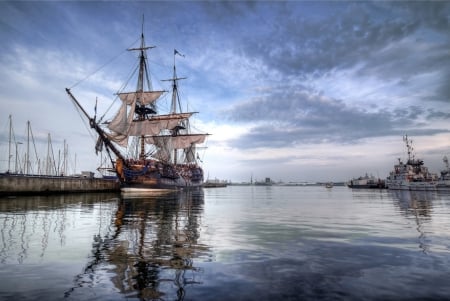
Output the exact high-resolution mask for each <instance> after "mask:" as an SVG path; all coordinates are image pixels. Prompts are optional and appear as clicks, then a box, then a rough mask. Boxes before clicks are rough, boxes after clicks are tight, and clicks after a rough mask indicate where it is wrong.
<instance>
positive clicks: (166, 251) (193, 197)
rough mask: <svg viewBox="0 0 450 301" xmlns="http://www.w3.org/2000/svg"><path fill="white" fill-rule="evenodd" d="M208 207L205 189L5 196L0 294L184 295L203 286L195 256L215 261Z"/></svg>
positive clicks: (0, 214) (1, 202)
mask: <svg viewBox="0 0 450 301" xmlns="http://www.w3.org/2000/svg"><path fill="white" fill-rule="evenodd" d="M203 204H204V200H203V192H202V191H200V192H183V193H176V194H173V195H164V196H152V197H149V198H139V199H136V198H133V199H125V198H120V197H118V196H117V195H105V194H79V195H65V196H48V197H23V198H16V199H0V222H1V223H2V229H1V239H0V241H1V243H2V245H1V246H0V248H1V250H0V262H1V263H2V269H1V271H0V279H1V280H2V283H1V284H0V299H3V298H6V299H11V298H12V299H22V300H26V299H28V300H34V299H43V300H44V299H45V300H52V299H55V298H56V299H62V298H66V299H67V298H69V299H74V300H80V299H82V300H88V299H95V297H96V296H97V297H98V296H102V298H106V299H116V298H119V299H120V298H123V297H126V298H132V299H146V300H147V299H160V298H163V299H166V298H168V299H170V300H181V299H183V298H184V295H185V292H186V290H187V288H188V287H189V286H190V285H195V284H199V283H201V280H199V279H200V276H198V275H199V274H201V269H200V268H198V267H196V266H195V264H194V260H193V259H194V258H203V259H204V260H205V261H208V260H209V259H208V256H209V255H208V254H209V251H208V247H207V246H205V245H201V244H198V243H197V241H198V239H199V235H200V221H201V215H202V214H203ZM89 237H91V238H89ZM83 261H84V262H85V264H80V263H82V262H83ZM17 263H19V264H17ZM80 266H84V267H83V268H82V269H81V270H80ZM49 269H50V271H47V270H49ZM41 275H46V277H41Z"/></svg>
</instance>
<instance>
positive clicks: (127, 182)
mask: <svg viewBox="0 0 450 301" xmlns="http://www.w3.org/2000/svg"><path fill="white" fill-rule="evenodd" d="M118 174H119V176H120V177H121V178H122V184H121V191H122V192H123V193H128V194H131V193H134V194H151V193H162V192H170V191H178V190H193V189H200V188H202V186H203V170H202V169H201V168H200V167H198V166H195V165H194V166H192V165H164V166H163V165H162V164H156V163H152V164H146V165H134V166H133V167H132V168H127V167H124V168H123V171H119V172H118Z"/></svg>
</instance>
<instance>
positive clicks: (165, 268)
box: [0, 185, 450, 301]
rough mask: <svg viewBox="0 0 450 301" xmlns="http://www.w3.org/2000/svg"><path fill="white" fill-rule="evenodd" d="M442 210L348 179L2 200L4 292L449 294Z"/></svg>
mask: <svg viewBox="0 0 450 301" xmlns="http://www.w3.org/2000/svg"><path fill="white" fill-rule="evenodd" d="M203 193H204V195H203ZM449 216H450V194H443V193H437V192H431V191H391V190H378V189H376V190H373V189H356V190H354V189H348V188H347V187H343V186H335V187H333V189H331V190H330V189H323V187H320V186H317V187H300V186H292V187H283V186H276V185H271V186H259V185H254V186H232V185H230V186H227V187H223V188H214V189H204V190H203V191H202V192H199V193H194V192H190V193H185V192H183V193H176V194H173V195H165V196H152V197H148V198H124V197H121V196H118V195H115V194H79V195H66V196H48V197H21V198H14V199H5V198H3V199H2V198H0V300H83V301H85V300H184V301H187V300H202V301H206V300H258V301H264V300H270V301H273V300H283V301H284V300H314V301H315V300H345V301H349V300H350V301H356V300H369V301H372V300H448V299H449V298H448V297H449V296H450V286H449V285H448V279H450V244H449V242H450V234H449V232H448V229H450V219H449Z"/></svg>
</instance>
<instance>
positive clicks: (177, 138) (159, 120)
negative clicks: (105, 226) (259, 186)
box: [66, 33, 208, 191]
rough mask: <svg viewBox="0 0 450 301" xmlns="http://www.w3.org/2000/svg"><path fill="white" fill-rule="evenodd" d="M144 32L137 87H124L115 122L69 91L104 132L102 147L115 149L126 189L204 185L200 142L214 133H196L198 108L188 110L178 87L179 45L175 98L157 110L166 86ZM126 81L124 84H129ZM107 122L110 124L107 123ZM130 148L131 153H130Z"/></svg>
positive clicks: (173, 80)
mask: <svg viewBox="0 0 450 301" xmlns="http://www.w3.org/2000/svg"><path fill="white" fill-rule="evenodd" d="M151 48H154V47H153V46H146V45H145V41H144V34H143V33H142V35H141V44H140V46H139V47H137V48H131V49H128V50H130V51H137V52H138V53H139V62H138V68H135V69H134V70H135V71H136V70H139V72H138V75H137V88H136V90H134V91H133V92H124V91H121V92H119V93H118V97H119V98H120V101H121V106H120V108H119V110H118V111H117V113H116V115H115V117H114V118H112V120H111V121H109V122H101V121H102V118H103V117H102V118H100V120H97V119H96V117H95V116H94V117H93V118H92V117H90V116H89V115H88V114H87V112H86V111H85V110H84V108H83V107H82V106H81V105H80V103H79V102H78V101H77V100H76V98H75V97H74V95H73V94H72V93H71V91H70V90H69V89H66V92H67V93H68V94H69V97H70V98H71V99H72V101H73V102H74V103H75V105H76V106H77V107H78V108H79V109H80V110H81V111H82V112H83V114H84V115H85V117H87V119H88V120H89V122H90V126H91V127H92V128H93V129H94V130H95V131H96V132H97V133H98V135H99V138H98V142H97V145H96V150H101V149H102V148H103V146H105V147H106V149H107V150H108V153H109V151H112V152H113V153H114V155H115V156H116V160H114V159H113V158H111V161H112V162H113V165H114V169H115V172H116V173H117V176H118V177H119V179H120V181H121V183H122V187H123V188H124V190H126V191H129V190H131V189H132V190H144V191H145V190H148V189H185V188H199V187H201V186H202V184H203V169H202V168H201V167H200V166H199V164H198V161H199V154H198V153H197V147H196V146H197V144H202V143H203V142H204V141H205V138H206V136H207V135H208V134H204V133H192V132H191V127H190V123H189V118H190V117H191V116H192V115H193V114H194V113H196V112H182V109H181V102H180V97H179V92H178V81H179V80H182V79H184V78H180V77H177V73H176V68H175V57H176V56H177V55H181V54H180V53H179V52H178V51H177V50H175V51H174V67H173V77H172V78H171V79H169V80H168V81H170V82H171V84H172V102H171V107H170V112H168V113H167V114H160V113H158V112H157V109H158V108H157V106H156V104H157V101H158V99H159V98H160V96H161V95H163V94H164V93H165V92H166V91H156V90H153V88H152V85H151V80H150V77H149V75H148V73H149V69H148V66H147V50H149V49H151ZM125 88H126V85H124V89H125ZM105 124H106V128H105V127H103V126H104V125H105ZM125 152H127V154H124V153H125Z"/></svg>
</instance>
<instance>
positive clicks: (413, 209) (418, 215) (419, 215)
mask: <svg viewBox="0 0 450 301" xmlns="http://www.w3.org/2000/svg"><path fill="white" fill-rule="evenodd" d="M390 192H391V194H392V195H393V197H394V200H395V201H396V202H395V203H396V204H397V206H398V207H399V209H400V211H401V212H402V213H403V214H404V215H405V216H407V217H413V218H414V220H415V222H416V225H417V227H416V229H417V232H419V237H418V239H419V248H420V249H421V250H422V252H424V253H428V252H429V250H430V245H429V243H428V242H427V238H426V236H425V230H424V224H426V223H427V222H429V221H430V220H431V216H432V210H433V203H432V201H433V200H434V199H436V193H435V192H433V191H409V190H393V191H390Z"/></svg>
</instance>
